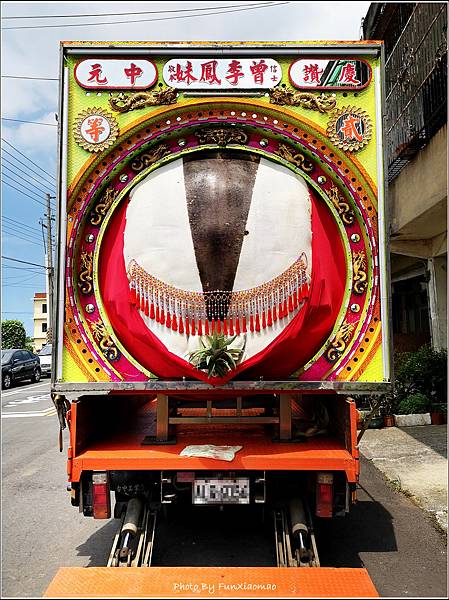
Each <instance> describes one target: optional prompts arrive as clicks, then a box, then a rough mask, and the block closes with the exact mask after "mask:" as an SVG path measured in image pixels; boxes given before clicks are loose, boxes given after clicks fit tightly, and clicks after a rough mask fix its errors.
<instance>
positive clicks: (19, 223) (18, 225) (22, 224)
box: [2, 215, 41, 235]
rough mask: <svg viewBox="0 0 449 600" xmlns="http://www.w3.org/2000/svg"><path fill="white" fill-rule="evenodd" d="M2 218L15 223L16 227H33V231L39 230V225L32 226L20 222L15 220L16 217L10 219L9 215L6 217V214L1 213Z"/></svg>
mask: <svg viewBox="0 0 449 600" xmlns="http://www.w3.org/2000/svg"><path fill="white" fill-rule="evenodd" d="M2 219H4V220H5V221H11V223H14V224H16V226H17V227H24V228H26V229H33V230H34V231H39V233H40V231H41V230H40V229H39V227H33V225H29V224H28V223H21V222H20V221H17V220H16V219H12V218H11V217H8V216H7V215H2ZM36 235H37V234H36Z"/></svg>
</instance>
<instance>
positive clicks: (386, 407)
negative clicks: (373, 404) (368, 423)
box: [381, 394, 395, 427]
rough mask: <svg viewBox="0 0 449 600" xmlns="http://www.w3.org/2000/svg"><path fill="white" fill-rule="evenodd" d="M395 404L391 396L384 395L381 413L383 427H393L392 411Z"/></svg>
mask: <svg viewBox="0 0 449 600" xmlns="http://www.w3.org/2000/svg"><path fill="white" fill-rule="evenodd" d="M394 404H395V401H394V396H393V394H386V395H385V396H384V397H383V399H382V404H381V411H382V415H383V423H384V427H394V414H393V413H394V410H393V406H394Z"/></svg>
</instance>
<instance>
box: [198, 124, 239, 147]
mask: <svg viewBox="0 0 449 600" xmlns="http://www.w3.org/2000/svg"><path fill="white" fill-rule="evenodd" d="M195 135H196V137H197V138H198V142H199V143H200V144H218V146H227V145H228V144H246V142H247V141H248V136H247V135H246V133H245V132H244V131H243V129H238V128H234V127H232V128H231V127H204V128H203V129H199V130H198V131H195Z"/></svg>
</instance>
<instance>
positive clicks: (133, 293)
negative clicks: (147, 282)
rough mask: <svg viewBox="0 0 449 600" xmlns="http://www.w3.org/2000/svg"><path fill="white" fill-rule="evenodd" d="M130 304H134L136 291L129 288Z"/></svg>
mask: <svg viewBox="0 0 449 600" xmlns="http://www.w3.org/2000/svg"><path fill="white" fill-rule="evenodd" d="M131 304H134V305H135V304H136V289H135V288H133V287H132V288H131Z"/></svg>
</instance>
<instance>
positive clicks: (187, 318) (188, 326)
mask: <svg viewBox="0 0 449 600" xmlns="http://www.w3.org/2000/svg"><path fill="white" fill-rule="evenodd" d="M186 335H190V323H189V317H186Z"/></svg>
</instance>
